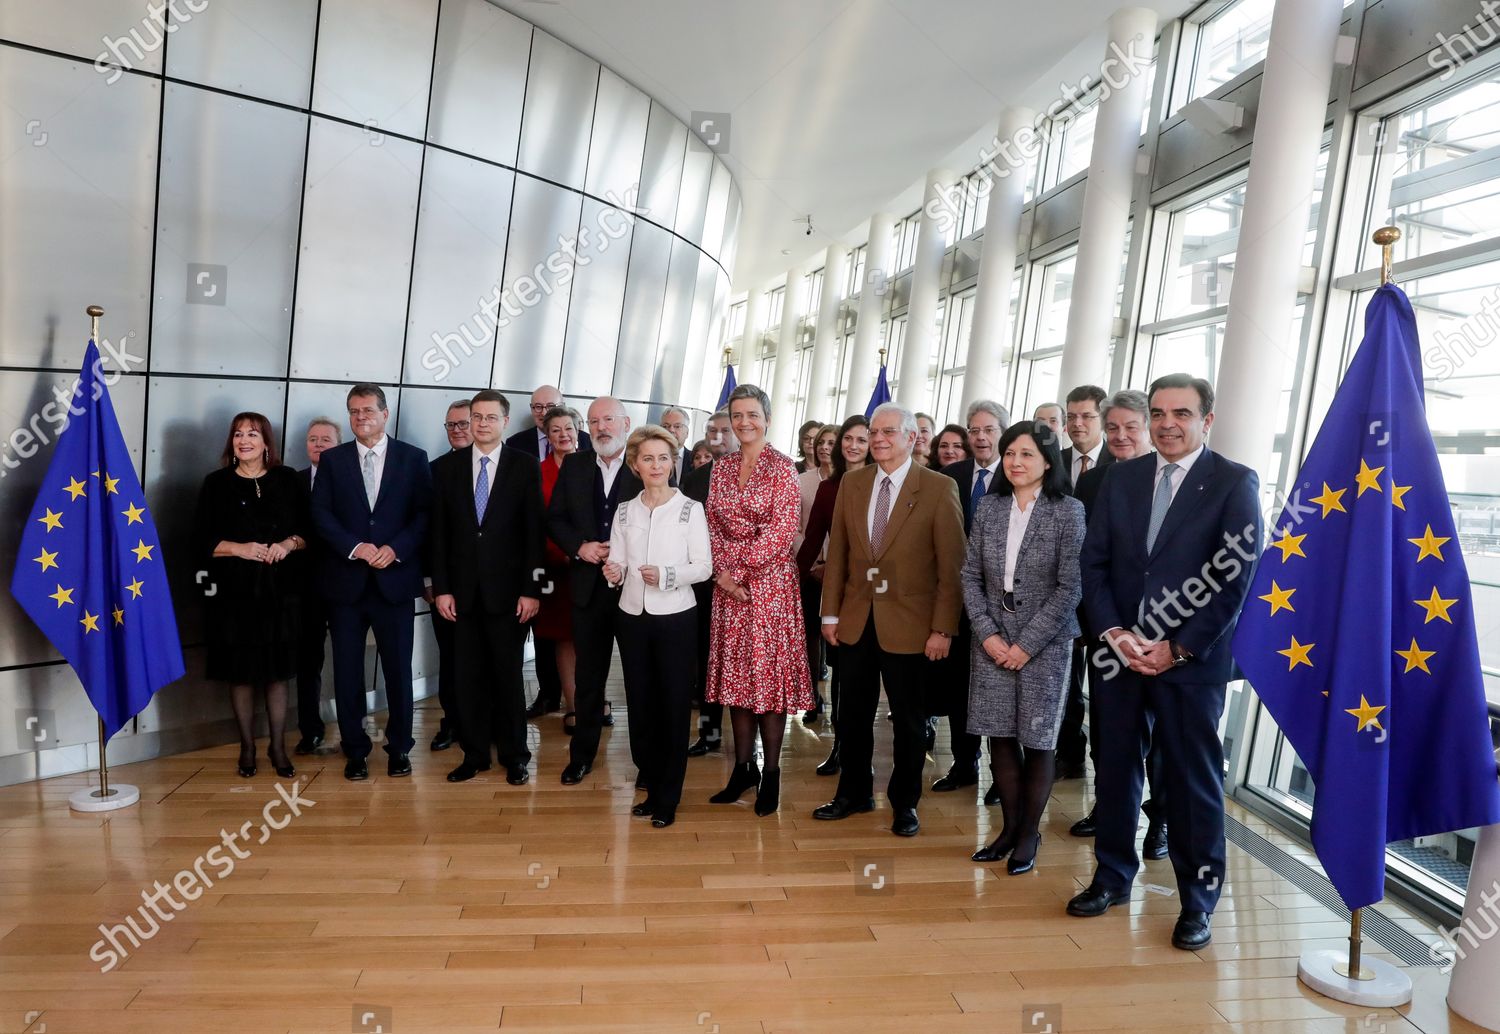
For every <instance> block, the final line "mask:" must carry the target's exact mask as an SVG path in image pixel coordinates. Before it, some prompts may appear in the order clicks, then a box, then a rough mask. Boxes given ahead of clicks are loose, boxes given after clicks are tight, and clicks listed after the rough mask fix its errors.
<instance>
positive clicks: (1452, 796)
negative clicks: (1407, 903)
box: [1234, 284, 1500, 909]
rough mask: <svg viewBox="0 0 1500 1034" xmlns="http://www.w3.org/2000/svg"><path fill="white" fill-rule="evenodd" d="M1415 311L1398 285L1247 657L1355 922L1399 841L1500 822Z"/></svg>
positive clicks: (1306, 493)
mask: <svg viewBox="0 0 1500 1034" xmlns="http://www.w3.org/2000/svg"><path fill="white" fill-rule="evenodd" d="M1421 376H1422V375H1421V361H1420V358H1419V348H1418V342H1417V327H1416V321H1415V320H1414V319H1413V317H1412V310H1411V303H1410V302H1408V301H1407V299H1406V295H1405V294H1403V293H1402V291H1401V290H1400V288H1398V287H1396V286H1395V285H1393V284H1387V285H1385V286H1383V287H1381V288H1380V289H1379V290H1378V291H1376V292H1375V297H1374V298H1373V299H1372V300H1371V302H1370V305H1369V308H1368V309H1366V310H1365V338H1364V341H1363V343H1362V344H1361V345H1360V347H1359V351H1358V352H1357V353H1356V354H1355V356H1354V362H1353V363H1351V364H1350V366H1349V370H1348V372H1347V373H1346V374H1345V376H1344V381H1343V383H1342V384H1341V385H1340V386H1339V389H1338V392H1337V394H1336V395H1335V396H1334V400H1333V405H1332V407H1331V408H1330V409H1329V411H1328V416H1327V417H1326V418H1325V419H1324V421H1323V426H1322V429H1321V430H1319V432H1318V436H1317V439H1316V440H1315V441H1314V442H1313V446H1312V449H1311V450H1310V451H1309V452H1308V454H1307V459H1306V460H1305V461H1304V463H1303V465H1302V470H1301V472H1300V473H1299V475H1298V478H1297V482H1298V485H1297V488H1296V490H1295V491H1294V492H1293V493H1292V495H1291V498H1290V501H1289V502H1288V504H1287V506H1286V508H1285V509H1283V510H1282V513H1281V517H1280V519H1279V520H1278V521H1277V523H1276V524H1275V525H1274V526H1273V532H1272V534H1273V536H1274V539H1273V541H1272V542H1271V544H1270V547H1269V548H1268V549H1267V550H1266V553H1265V555H1264V556H1263V557H1262V558H1261V562H1260V567H1259V568H1258V570H1257V573H1256V577H1255V581H1254V583H1253V585H1252V588H1251V590H1250V595H1249V598H1248V600H1247V602H1246V605H1245V611H1244V613H1243V614H1242V616H1241V617H1240V622H1239V627H1238V629H1237V630H1236V632H1235V636H1234V657H1235V660H1236V661H1238V662H1239V665H1240V667H1241V668H1242V669H1243V670H1244V672H1245V675H1246V677H1247V678H1248V679H1249V680H1250V682H1251V683H1252V684H1253V685H1254V687H1255V690H1256V692H1257V693H1258V694H1259V695H1260V698H1261V700H1262V701H1264V702H1265V705H1266V707H1267V708H1268V709H1269V710H1270V712H1271V715H1272V716H1273V717H1274V718H1275V719H1276V722H1277V724H1279V725H1280V726H1281V729H1282V731H1283V732H1285V733H1286V737H1287V739H1288V740H1289V741H1291V744H1292V746H1293V747H1295V748H1296V750H1297V753H1298V755H1299V756H1300V757H1301V759H1302V763H1303V765H1304V766H1306V768H1307V771H1308V773H1309V774H1310V775H1311V776H1312V778H1313V781H1314V783H1315V784H1316V790H1315V798H1314V802H1313V819H1312V841H1313V847H1314V848H1315V849H1316V850H1317V852H1318V858H1319V859H1320V860H1321V861H1322V863H1323V867H1324V869H1325V870H1327V872H1328V877H1329V879H1330V880H1331V881H1332V882H1333V885H1334V887H1336V888H1337V889H1338V892H1339V894H1340V896H1341V897H1343V899H1344V904H1346V905H1347V906H1348V907H1349V908H1350V909H1356V908H1361V907H1363V906H1365V905H1368V904H1371V903H1373V902H1376V901H1379V900H1380V898H1381V896H1382V892H1383V886H1384V877H1385V845H1386V844H1387V843H1389V842H1391V841H1394V840H1405V839H1407V838H1409V837H1417V836H1425V835H1429V834H1434V833H1444V832H1450V831H1452V830H1457V829H1466V828H1468V827H1470V826H1483V825H1488V824H1490V823H1493V822H1497V821H1500V790H1497V786H1496V781H1495V758H1494V756H1493V754H1492V753H1491V747H1490V736H1489V724H1488V718H1487V713H1486V706H1485V696H1484V683H1483V679H1482V677H1481V674H1480V667H1479V645H1478V641H1477V639H1476V638H1475V634H1474V609H1473V606H1472V601H1471V598H1470V593H1469V575H1468V572H1467V571H1466V570H1465V568H1464V558H1463V554H1462V553H1461V552H1460V550H1459V544H1458V532H1457V531H1456V530H1455V527H1454V521H1453V515H1452V512H1451V510H1450V509H1449V505H1448V495H1447V491H1446V489H1445V488H1444V486H1443V476H1442V471H1441V470H1440V469H1439V467H1438V457H1437V447H1436V445H1435V444H1434V443H1433V440H1432V435H1431V433H1430V432H1429V431H1428V428H1427V420H1426V407H1425V404H1424V401H1423V395H1422V380H1421Z"/></svg>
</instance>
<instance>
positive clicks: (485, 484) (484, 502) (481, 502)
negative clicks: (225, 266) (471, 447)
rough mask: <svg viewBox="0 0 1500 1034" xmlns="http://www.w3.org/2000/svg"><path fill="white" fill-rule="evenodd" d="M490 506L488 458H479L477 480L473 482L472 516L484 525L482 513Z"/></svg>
mask: <svg viewBox="0 0 1500 1034" xmlns="http://www.w3.org/2000/svg"><path fill="white" fill-rule="evenodd" d="M489 505H490V458H489V457H488V456H481V457H479V478H478V480H476V481H475V482H474V516H475V518H477V520H478V522H479V523H480V524H483V523H484V511H485V510H486V509H488V508H489Z"/></svg>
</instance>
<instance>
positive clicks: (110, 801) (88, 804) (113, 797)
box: [68, 783, 141, 812]
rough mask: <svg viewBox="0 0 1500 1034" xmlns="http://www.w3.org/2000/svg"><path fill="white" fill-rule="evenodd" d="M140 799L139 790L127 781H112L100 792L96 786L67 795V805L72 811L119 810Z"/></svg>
mask: <svg viewBox="0 0 1500 1034" xmlns="http://www.w3.org/2000/svg"><path fill="white" fill-rule="evenodd" d="M140 799H141V791H139V790H137V789H136V788H135V787H133V786H131V785H130V784H129V783H112V784H110V787H109V790H108V791H107V792H104V793H101V792H100V790H99V788H98V787H97V786H95V787H91V788H89V789H87V790H79V791H78V792H77V793H75V794H72V795H70V796H69V797H68V807H70V808H72V809H73V810H74V811H84V812H91V811H119V810H120V809H121V808H128V807H130V806H131V805H132V804H135V803H137V802H138V801H140Z"/></svg>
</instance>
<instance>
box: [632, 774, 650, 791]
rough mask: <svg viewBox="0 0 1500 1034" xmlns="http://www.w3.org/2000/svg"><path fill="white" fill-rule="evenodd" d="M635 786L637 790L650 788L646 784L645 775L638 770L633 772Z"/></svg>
mask: <svg viewBox="0 0 1500 1034" xmlns="http://www.w3.org/2000/svg"><path fill="white" fill-rule="evenodd" d="M635 788H636V789H637V790H649V789H650V787H649V786H647V785H646V777H645V776H644V775H642V774H641V773H640V772H637V773H636V774H635Z"/></svg>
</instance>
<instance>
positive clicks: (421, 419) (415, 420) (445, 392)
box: [387, 388, 526, 460]
mask: <svg viewBox="0 0 1500 1034" xmlns="http://www.w3.org/2000/svg"><path fill="white" fill-rule="evenodd" d="M473 394H474V393H473V392H472V391H464V390H462V389H459V388H402V389H401V420H400V422H399V426H398V425H397V422H396V421H394V420H393V421H392V422H391V423H390V424H388V425H387V430H390V431H393V432H394V433H395V434H396V436H397V437H398V438H400V439H401V440H402V441H403V442H410V443H411V444H412V445H415V446H416V447H417V448H419V449H422V450H424V451H425V452H426V453H427V457H428V459H434V460H435V459H437V458H438V457H439V456H441V455H443V454H444V453H445V452H447V451H448V432H447V431H445V430H444V429H443V420H444V418H446V417H447V415H448V406H449V404H450V403H453V402H456V401H457V400H459V399H467V398H469V397H470V396H471V395H473ZM525 413H526V399H525V398H522V399H520V400H519V401H518V400H517V399H515V398H511V399H510V414H511V417H512V419H514V418H516V417H517V416H520V415H524V414H525Z"/></svg>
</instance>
